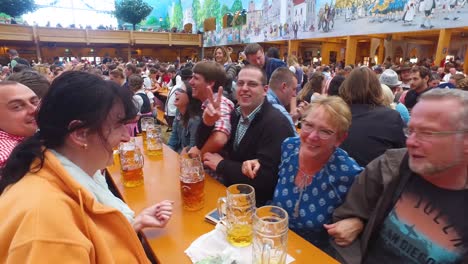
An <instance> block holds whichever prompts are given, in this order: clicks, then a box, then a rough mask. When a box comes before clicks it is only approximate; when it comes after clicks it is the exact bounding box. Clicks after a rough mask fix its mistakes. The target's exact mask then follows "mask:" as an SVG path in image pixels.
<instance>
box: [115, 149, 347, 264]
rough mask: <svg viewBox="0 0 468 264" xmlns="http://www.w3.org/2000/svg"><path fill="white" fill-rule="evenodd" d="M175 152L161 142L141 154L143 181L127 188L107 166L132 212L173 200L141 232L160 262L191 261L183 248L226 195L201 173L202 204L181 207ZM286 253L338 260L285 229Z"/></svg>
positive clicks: (204, 229)
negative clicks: (165, 216)
mask: <svg viewBox="0 0 468 264" xmlns="http://www.w3.org/2000/svg"><path fill="white" fill-rule="evenodd" d="M178 159H179V155H178V154H177V153H176V152H174V151H173V150H171V149H170V148H169V147H167V146H164V149H163V156H162V157H158V158H155V157H150V156H146V155H145V166H144V169H143V172H144V179H145V182H144V185H142V186H138V187H133V188H127V187H124V186H123V184H122V181H121V174H120V169H119V167H118V165H113V166H110V167H109V168H108V171H109V173H110V175H111V177H112V179H113V180H114V182H115V184H116V186H117V189H118V190H119V191H120V193H121V195H122V197H123V198H124V200H125V202H126V203H127V204H128V205H129V206H130V208H132V209H133V210H134V211H135V213H138V212H140V211H141V210H142V209H144V208H146V207H148V206H150V205H152V204H154V203H156V202H159V201H161V200H164V199H169V200H173V201H174V202H175V203H174V211H173V216H172V219H171V220H170V222H169V223H168V225H167V226H166V227H165V228H161V229H145V230H144V233H145V235H146V237H147V239H148V241H149V243H150V246H151V248H152V249H153V251H154V253H155V255H156V257H157V258H158V260H159V261H160V262H161V263H162V264H172V263H177V264H183V263H191V261H190V258H189V257H188V256H187V255H186V254H185V253H184V251H185V250H186V249H187V248H188V247H189V246H190V244H191V243H192V242H193V241H194V240H195V239H197V238H198V237H199V236H201V235H203V234H205V233H208V232H210V231H211V230H213V228H214V225H212V224H210V223H208V222H205V220H204V219H205V215H206V214H207V213H208V212H210V211H211V210H213V209H214V208H216V205H217V200H218V198H219V197H223V196H225V195H226V187H225V186H224V185H222V184H221V183H219V182H218V181H216V180H214V179H213V178H211V177H210V176H206V177H205V179H206V180H205V206H204V208H203V209H201V210H199V211H195V212H190V211H187V210H184V209H183V208H182V200H181V195H180V190H179V188H180V187H179V177H178V176H179V160H178ZM288 254H289V255H291V256H292V257H294V258H295V259H296V261H295V262H294V263H321V264H327V263H338V261H336V260H335V259H333V258H332V257H330V256H328V255H327V254H325V253H324V252H322V251H321V250H319V249H318V248H316V247H315V246H314V245H312V244H310V243H309V242H307V241H306V240H304V239H303V238H301V237H300V236H298V235H297V234H296V233H294V232H292V231H289V233H288Z"/></svg>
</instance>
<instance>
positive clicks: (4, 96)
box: [0, 81, 39, 168]
mask: <svg viewBox="0 0 468 264" xmlns="http://www.w3.org/2000/svg"><path fill="white" fill-rule="evenodd" d="M38 104H39V97H38V96H37V95H36V94H35V93H34V92H33V91H32V90H31V89H29V88H28V87H26V86H24V85H22V84H20V83H17V82H13V81H2V82H0V113H2V114H0V168H2V167H3V166H4V165H5V162H6V160H7V158H8V156H10V153H11V151H12V150H13V149H14V148H15V147H16V145H18V144H19V143H20V142H21V141H23V139H24V138H25V137H29V136H32V135H33V134H34V133H35V132H36V130H37V125H36V120H35V117H34V115H35V113H36V108H37V106H38Z"/></svg>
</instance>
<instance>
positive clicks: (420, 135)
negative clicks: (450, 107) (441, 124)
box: [403, 128, 468, 141]
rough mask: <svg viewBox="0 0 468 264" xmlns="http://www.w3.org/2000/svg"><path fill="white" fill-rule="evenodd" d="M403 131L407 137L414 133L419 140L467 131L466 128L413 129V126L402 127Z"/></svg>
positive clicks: (428, 139)
mask: <svg viewBox="0 0 468 264" xmlns="http://www.w3.org/2000/svg"><path fill="white" fill-rule="evenodd" d="M403 132H404V133H405V136H406V137H408V138H409V137H410V136H411V135H413V134H414V135H415V137H416V138H417V139H419V140H422V141H430V140H431V139H432V138H435V137H443V136H448V135H454V134H464V133H468V130H453V131H418V130H414V129H413V128H404V129H403Z"/></svg>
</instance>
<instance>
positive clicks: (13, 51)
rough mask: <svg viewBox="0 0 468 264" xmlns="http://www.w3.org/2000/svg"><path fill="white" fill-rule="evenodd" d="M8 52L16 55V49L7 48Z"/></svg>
mask: <svg viewBox="0 0 468 264" xmlns="http://www.w3.org/2000/svg"><path fill="white" fill-rule="evenodd" d="M7 52H8V54H10V55H11V56H18V51H16V50H15V49H8V51H7Z"/></svg>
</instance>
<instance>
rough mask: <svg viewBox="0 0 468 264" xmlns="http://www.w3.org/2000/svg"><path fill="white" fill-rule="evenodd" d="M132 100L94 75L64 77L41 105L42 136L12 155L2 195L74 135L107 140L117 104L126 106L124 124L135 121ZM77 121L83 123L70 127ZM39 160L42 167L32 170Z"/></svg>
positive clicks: (0, 188)
mask: <svg viewBox="0 0 468 264" xmlns="http://www.w3.org/2000/svg"><path fill="white" fill-rule="evenodd" d="M132 98H133V95H132V93H131V92H130V91H129V90H128V89H127V88H123V87H120V86H119V85H118V84H115V83H113V82H111V81H104V80H102V79H101V78H99V77H97V76H94V75H92V74H89V73H86V72H80V71H68V72H64V73H63V74H61V75H60V76H59V77H57V78H56V79H55V80H54V81H53V82H52V84H51V86H50V90H49V92H48V93H47V94H46V96H45V97H44V98H43V99H42V101H41V105H40V107H39V111H38V114H37V118H36V120H37V125H38V128H39V132H36V134H34V135H33V136H32V137H29V138H27V139H25V140H24V141H23V142H21V143H20V144H19V145H17V146H16V148H15V149H14V150H13V151H12V153H11V154H10V156H9V158H8V160H7V162H6V165H5V167H4V168H3V170H2V172H1V173H2V177H1V178H0V194H1V193H3V191H4V190H5V188H6V187H7V186H8V185H10V184H13V183H16V182H18V181H19V180H21V178H23V177H24V175H26V173H28V172H29V171H31V172H37V171H39V170H40V169H41V168H42V166H43V164H44V158H45V157H44V151H45V150H46V149H48V148H57V147H60V146H63V144H64V143H65V139H66V137H67V135H68V134H70V133H71V132H73V131H75V130H77V129H81V128H89V129H90V131H92V132H97V133H98V135H99V136H100V137H101V138H102V139H103V140H105V136H104V135H103V133H102V124H103V123H104V121H105V120H106V119H107V118H108V115H109V112H110V110H111V109H112V107H113V106H114V105H115V104H117V103H119V104H122V105H123V108H124V112H125V116H124V117H122V119H121V120H120V122H122V123H124V122H127V121H129V120H132V119H133V118H135V116H136V113H137V109H136V108H135V105H134V104H133V100H132ZM73 120H79V121H81V123H79V124H77V125H76V126H71V127H70V123H71V122H72V121H73ZM35 159H38V160H39V163H38V164H37V165H36V166H34V167H31V164H32V162H33V161H34V160H35Z"/></svg>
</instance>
